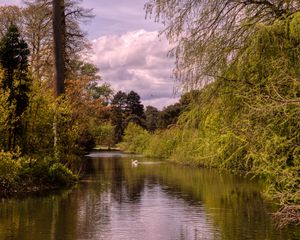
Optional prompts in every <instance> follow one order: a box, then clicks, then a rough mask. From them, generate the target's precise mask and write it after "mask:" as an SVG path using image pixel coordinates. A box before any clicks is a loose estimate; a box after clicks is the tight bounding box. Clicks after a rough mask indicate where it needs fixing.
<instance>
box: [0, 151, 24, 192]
mask: <svg viewBox="0 0 300 240" xmlns="http://www.w3.org/2000/svg"><path fill="white" fill-rule="evenodd" d="M20 169H21V165H20V162H19V161H17V159H16V155H15V154H13V153H10V152H4V151H0V192H2V193H4V194H5V193H8V192H10V191H11V190H12V189H14V188H15V187H16V184H17V180H18V175H19V172H20Z"/></svg>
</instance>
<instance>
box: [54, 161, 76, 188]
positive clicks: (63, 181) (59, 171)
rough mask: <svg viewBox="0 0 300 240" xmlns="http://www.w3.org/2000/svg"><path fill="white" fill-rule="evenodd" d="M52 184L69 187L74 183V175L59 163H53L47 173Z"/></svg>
mask: <svg viewBox="0 0 300 240" xmlns="http://www.w3.org/2000/svg"><path fill="white" fill-rule="evenodd" d="M48 174H49V178H50V180H51V182H52V183H55V184H59V185H70V184H71V183H73V182H74V181H76V179H77V177H76V175H75V174H74V173H73V172H72V171H71V170H70V169H68V168H67V167H66V166H64V165H63V164H61V163H54V164H53V165H52V166H51V167H50V168H49V171H48Z"/></svg>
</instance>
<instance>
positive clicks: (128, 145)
mask: <svg viewBox="0 0 300 240" xmlns="http://www.w3.org/2000/svg"><path fill="white" fill-rule="evenodd" d="M149 138H150V134H149V133H148V132H147V131H146V130H145V129H143V128H142V127H140V126H139V125H137V124H135V123H132V122H131V123H129V124H128V126H127V128H126V129H125V133H124V137H123V141H122V142H121V143H120V144H119V145H118V146H119V147H120V148H121V149H122V150H124V151H127V152H135V153H142V152H143V151H144V150H145V149H146V147H147V145H148V142H149Z"/></svg>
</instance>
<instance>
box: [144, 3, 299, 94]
mask: <svg viewBox="0 0 300 240" xmlns="http://www.w3.org/2000/svg"><path fill="white" fill-rule="evenodd" d="M145 9H146V12H147V13H148V14H154V15H155V19H156V20H162V21H163V22H164V23H165V24H166V28H165V30H164V31H163V33H164V34H165V35H166V36H167V38H168V39H169V40H170V41H172V42H176V43H177V46H176V47H175V48H174V49H173V51H172V52H171V54H172V55H175V56H176V59H177V60H176V70H175V76H176V77H177V78H178V79H181V80H182V81H183V83H184V84H185V87H186V88H188V89H190V88H199V87H202V86H203V85H204V84H206V83H207V82H210V81H211V80H214V79H215V77H217V76H220V74H222V71H223V69H224V68H226V67H227V66H228V65H230V63H231V62H233V61H234V60H235V58H236V56H237V54H238V53H240V52H241V49H243V48H245V47H246V46H247V44H248V40H249V37H251V36H252V35H253V33H255V32H256V30H257V25H258V23H264V24H267V25H271V24H272V23H274V22H275V21H276V20H277V19H281V18H284V17H286V16H289V15H291V14H292V13H295V12H298V11H299V10H300V2H299V1H297V0H269V1H257V0H243V1H232V0H225V1H219V0H208V1H204V0H148V2H147V3H146V5H145Z"/></svg>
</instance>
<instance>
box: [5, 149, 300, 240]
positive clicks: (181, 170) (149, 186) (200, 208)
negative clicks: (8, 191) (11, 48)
mask: <svg viewBox="0 0 300 240" xmlns="http://www.w3.org/2000/svg"><path fill="white" fill-rule="evenodd" d="M132 158H135V159H138V160H139V162H140V164H139V165H138V166H137V167H135V166H132V164H131V159H132ZM86 172H87V174H86V175H85V176H84V178H83V179H82V181H81V182H80V183H79V184H78V186H77V187H76V188H74V189H72V190H66V191H61V192H56V193H52V194H47V195H38V196H28V197H26V198H19V199H8V200H2V201H1V202H0V239H3V240H6V239H7V240H8V239H13V240H15V239H16V240H19V239H20V240H21V239H22V240H27V239H28V240H39V239H41V240H48V239H49V240H52V239H55V240H56V239H61V240H77V239H78V240H79V239H82V240H83V239H86V240H96V239H97V240H98V239H104V240H117V239H118V240H119V239H124V240H127V239H128V240H135V239H136V240H161V239H162V240H185V239H187V240H196V239H225V240H234V239H239V240H241V239H242V240H244V239H251V240H252V239H258V240H263V239H270V240H276V239H284V240H288V239H292V240H293V239H295V240H296V239H297V240H298V239H300V229H299V228H297V227H290V228H287V229H285V230H282V231H279V230H276V229H275V227H274V223H273V222H272V219H271V216H270V212H271V211H272V209H271V204H269V203H267V202H266V201H264V199H263V198H262V195H261V190H262V189H261V187H260V186H259V184H258V183H256V182H254V181H249V180H247V179H244V178H242V177H236V176H232V175H230V174H224V173H222V174H221V173H219V172H218V171H215V170H207V169H191V168H188V167H181V166H175V165H171V164H168V163H163V162H159V161H156V160H154V159H146V158H142V157H140V156H131V155H124V154H121V153H120V152H95V153H91V154H90V156H89V157H88V158H87V160H86Z"/></svg>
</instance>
